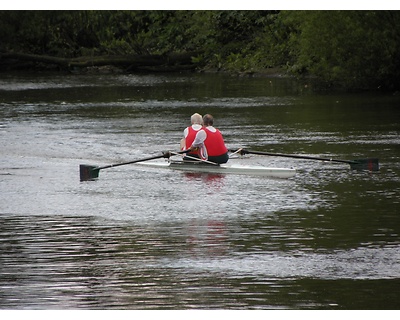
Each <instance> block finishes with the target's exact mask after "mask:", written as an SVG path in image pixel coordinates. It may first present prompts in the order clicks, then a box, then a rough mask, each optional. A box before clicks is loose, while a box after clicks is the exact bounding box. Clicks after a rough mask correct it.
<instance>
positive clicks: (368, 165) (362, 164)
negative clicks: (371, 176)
mask: <svg viewBox="0 0 400 320" xmlns="http://www.w3.org/2000/svg"><path fill="white" fill-rule="evenodd" d="M352 162H353V163H350V168H351V169H352V170H368V171H379V161H378V159H377V158H368V159H357V160H353V161H352Z"/></svg>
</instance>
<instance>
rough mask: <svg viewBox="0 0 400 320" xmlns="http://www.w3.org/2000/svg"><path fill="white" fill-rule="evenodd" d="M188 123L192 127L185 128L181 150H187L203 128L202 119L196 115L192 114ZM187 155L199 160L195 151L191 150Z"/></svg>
mask: <svg viewBox="0 0 400 320" xmlns="http://www.w3.org/2000/svg"><path fill="white" fill-rule="evenodd" d="M190 122H191V124H192V125H191V126H189V127H187V128H185V130H184V131H183V136H184V138H183V139H182V140H181V150H187V149H189V148H190V147H191V146H192V144H193V141H194V140H195V138H196V135H197V133H198V132H199V131H200V130H201V129H202V128H203V118H202V116H201V115H200V114H198V113H194V114H193V115H192V116H191V117H190ZM187 155H188V156H190V157H195V158H199V153H198V151H197V150H193V151H191V152H189V153H187Z"/></svg>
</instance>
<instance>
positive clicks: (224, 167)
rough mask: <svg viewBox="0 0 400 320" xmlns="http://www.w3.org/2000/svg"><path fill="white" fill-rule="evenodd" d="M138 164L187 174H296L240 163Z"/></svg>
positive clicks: (173, 161) (269, 175)
mask: <svg viewBox="0 0 400 320" xmlns="http://www.w3.org/2000/svg"><path fill="white" fill-rule="evenodd" d="M137 164H139V165H141V166H147V167H153V168H167V169H173V170H181V171H187V172H201V173H220V174H242V175H256V176H265V177H273V178H282V179H287V178H291V177H293V176H294V175H295V174H296V169H293V168H275V167H264V166H258V165H242V164H238V163H224V164H220V165H216V164H210V163H207V162H202V161H181V160H171V159H169V160H168V161H165V160H164V161H147V162H139V163H137Z"/></svg>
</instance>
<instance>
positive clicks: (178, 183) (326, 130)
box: [0, 75, 400, 309]
mask: <svg viewBox="0 0 400 320" xmlns="http://www.w3.org/2000/svg"><path fill="white" fill-rule="evenodd" d="M0 90H1V97H0V118H1V119H2V120H1V123H0V144H1V155H0V157H1V159H0V191H1V192H0V205H1V206H0V308H2V309H10V308H11V309H12V308H18V309H46V308H47V309H49V308H54V309H56V308H57V309H60V308H71V309H72V308H84V309H88V308H99V309H100V308H101V309H105V308H113V309H114V308H115V309H124V308H126V309H146V308H149V309H150V308H151V309H154V308H159V309H161V308H162V309H167V308H171V309H182V308H196V309H213V308H218V309H225V308H235V309H240V308H243V309H249V308H260V309H261V308H262V309H267V308H324V309H325V308H327V309H330V308H338V309H350V308H351V309H356V308H364V309H365V308H376V309H382V308H383V309H385V308H386V309H390V308H397V307H398V301H399V299H398V298H399V296H398V287H399V285H400V283H399V279H400V274H399V273H400V272H399V264H398V261H399V258H400V257H399V254H398V252H399V249H400V247H399V245H400V240H399V235H400V229H399V228H400V220H399V219H400V216H399V215H398V206H399V199H400V187H399V181H400V178H399V177H400V166H399V163H398V158H399V151H398V148H397V145H398V142H399V141H398V140H399V139H398V123H397V122H398V121H397V119H398V115H399V110H400V109H399V108H398V105H399V103H398V99H399V97H395V96H393V97H392V96H391V97H382V96H372V97H371V96H370V95H354V96H351V97H348V96H346V95H343V96H335V95H324V96H316V95H313V94H310V95H303V93H302V94H299V91H298V90H297V87H296V85H295V84H294V83H293V81H289V82H287V81H285V80H284V79H279V80H274V86H273V87H272V86H270V85H269V84H268V82H266V81H265V79H262V78H259V79H257V78H251V79H242V78H239V79H238V78H234V77H225V76H223V75H188V76H186V75H170V76H151V75H149V76H145V75H143V76H133V75H132V76H112V77H109V78H108V77H101V76H89V77H71V76H67V77H63V76H56V77H54V78H51V77H48V76H43V77H36V76H28V77H26V78H23V77H22V78H21V77H8V78H7V77H6V78H2V79H0ZM336 101H339V102H338V103H337V102H336ZM360 106H361V107H362V110H363V112H360V109H357V107H360ZM193 112H201V113H205V112H208V113H212V114H213V115H214V116H215V117H216V119H218V126H219V127H220V128H221V130H222V131H223V132H224V136H225V137H226V142H227V144H228V146H229V147H230V148H234V147H247V148H249V149H254V148H255V149H257V150H265V151H270V152H280V153H301V154H309V155H316V156H323V157H332V158H337V159H348V160H351V159H355V158H365V157H374V156H377V157H378V158H380V163H381V170H380V172H379V173H376V174H370V173H368V172H354V171H352V170H349V168H348V165H347V164H346V165H342V164H332V163H323V162H313V161H298V160H293V159H285V158H279V157H260V156H249V157H246V158H244V159H235V160H233V161H238V162H240V161H243V162H245V163H246V164H254V165H266V166H279V167H295V168H296V169H298V174H297V175H296V176H295V177H294V178H291V179H287V180H278V179H268V178H261V177H246V176H237V175H216V174H190V173H183V172H174V171H173V170H159V169H154V168H153V169H151V168H143V167H140V166H135V165H132V166H122V167H117V168H113V169H110V170H104V172H103V171H101V173H100V176H99V179H98V180H97V181H91V182H88V183H80V182H79V174H78V165H79V164H80V163H87V164H93V165H107V164H110V163H118V162H125V161H129V160H134V159H139V158H144V157H148V156H152V155H155V154H158V153H159V152H160V151H162V150H176V149H177V148H178V144H179V140H180V138H181V134H182V130H181V129H183V127H184V124H186V122H187V119H188V116H190V114H192V113H193Z"/></svg>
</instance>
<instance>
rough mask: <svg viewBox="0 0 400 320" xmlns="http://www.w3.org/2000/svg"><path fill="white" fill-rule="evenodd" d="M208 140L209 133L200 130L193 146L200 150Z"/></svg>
mask: <svg viewBox="0 0 400 320" xmlns="http://www.w3.org/2000/svg"><path fill="white" fill-rule="evenodd" d="M206 138H207V133H206V132H205V131H204V130H203V129H202V130H199V132H197V134H196V138H194V141H193V143H192V145H191V147H193V148H199V147H201V145H202V144H203V143H204V140H206Z"/></svg>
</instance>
